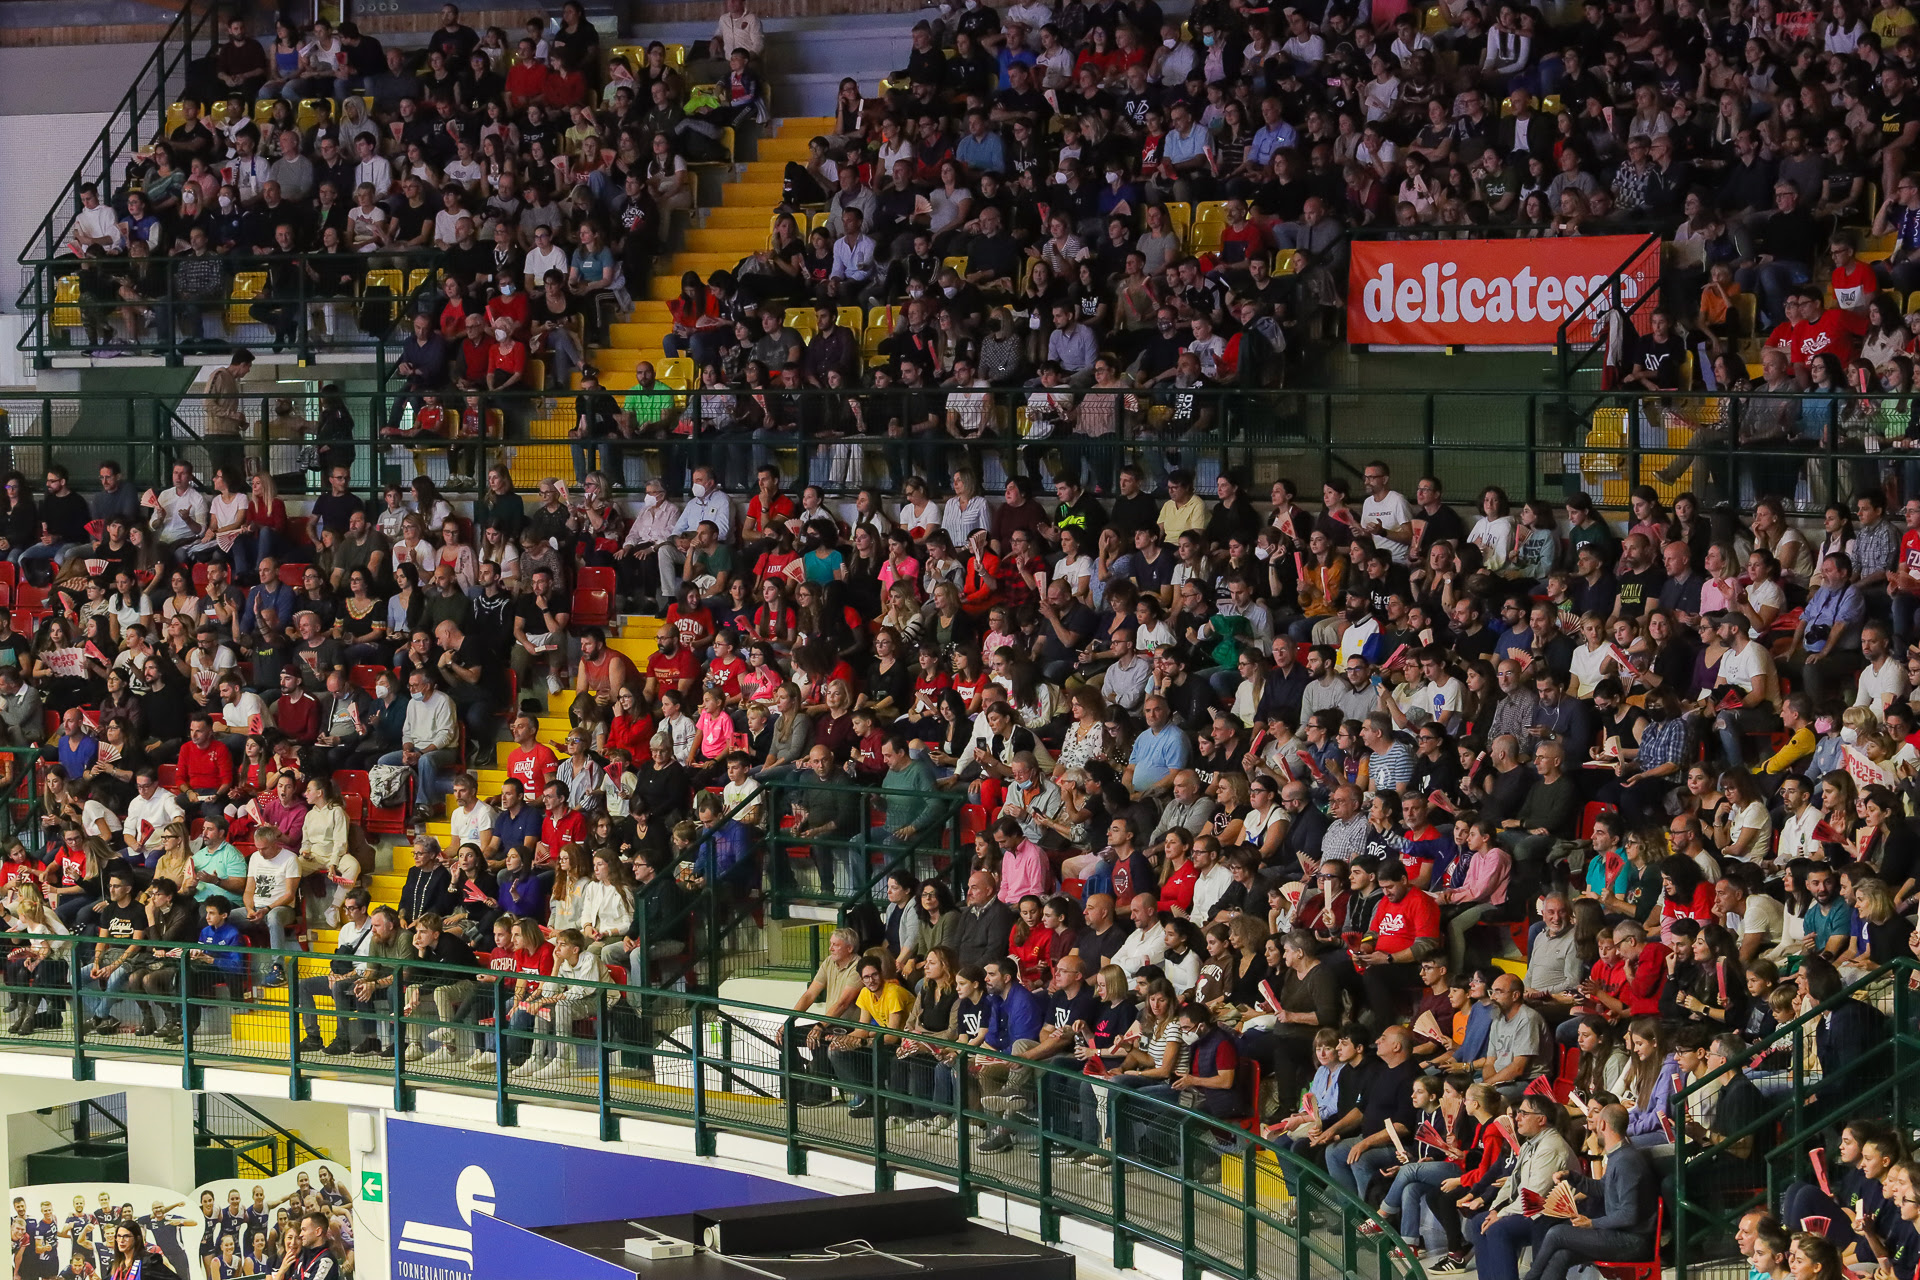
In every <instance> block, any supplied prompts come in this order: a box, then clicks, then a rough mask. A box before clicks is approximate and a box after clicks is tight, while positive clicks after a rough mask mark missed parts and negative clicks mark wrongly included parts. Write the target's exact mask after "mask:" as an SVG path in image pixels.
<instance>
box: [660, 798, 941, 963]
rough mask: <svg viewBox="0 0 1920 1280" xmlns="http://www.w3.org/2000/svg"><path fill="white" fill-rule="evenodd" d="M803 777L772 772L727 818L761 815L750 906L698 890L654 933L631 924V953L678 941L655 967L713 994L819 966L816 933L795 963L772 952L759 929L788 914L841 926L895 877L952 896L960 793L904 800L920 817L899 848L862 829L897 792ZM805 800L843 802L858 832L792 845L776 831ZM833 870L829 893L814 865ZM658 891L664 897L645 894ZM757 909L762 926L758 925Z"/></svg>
mask: <svg viewBox="0 0 1920 1280" xmlns="http://www.w3.org/2000/svg"><path fill="white" fill-rule="evenodd" d="M808 779H813V775H812V774H811V773H810V772H807V771H805V770H802V771H800V772H798V773H791V772H789V773H781V774H776V775H775V776H772V777H763V778H762V779H761V789H760V791H758V792H756V793H755V794H753V795H751V796H747V797H744V798H743V799H741V800H740V801H739V802H738V803H737V804H735V805H734V806H733V807H732V808H731V809H729V810H728V811H727V813H726V815H725V816H726V817H728V818H732V819H738V818H739V817H740V816H741V814H743V813H746V812H748V811H749V810H751V809H753V808H756V807H758V808H760V809H761V812H762V816H761V821H760V822H759V824H758V826H757V829H756V830H757V834H756V836H755V844H756V846H757V848H756V852H757V853H758V854H759V856H760V858H761V861H762V864H763V865H762V867H761V869H760V874H759V875H757V876H756V877H755V883H756V884H758V885H760V886H762V890H761V896H760V898H759V899H758V900H757V902H755V901H745V902H743V901H739V900H736V899H735V898H733V897H732V896H731V895H730V894H729V893H728V891H727V890H726V889H725V888H723V887H722V886H720V885H716V884H711V883H709V884H704V885H701V886H700V887H699V888H698V889H696V890H694V891H692V892H690V893H686V894H685V896H684V897H683V898H682V899H681V902H680V905H679V908H678V910H676V911H674V912H673V914H671V915H670V916H669V917H668V918H667V920H665V921H664V922H662V923H661V924H660V925H659V926H658V927H657V928H656V927H654V926H652V925H650V924H649V923H648V920H647V915H646V913H645V912H644V911H643V910H636V912H635V915H636V918H637V920H638V924H637V925H636V936H635V942H634V947H633V952H634V954H635V955H636V956H640V955H649V954H651V947H652V944H654V943H657V942H678V941H679V940H680V939H682V938H686V939H688V940H689V941H690V943H691V949H690V952H689V953H688V954H687V955H684V956H679V955H676V956H673V957H671V958H669V959H667V960H666V961H665V962H664V967H666V968H668V969H670V970H671V971H672V972H674V973H675V974H676V976H677V977H678V979H679V982H676V983H675V984H674V985H676V986H678V985H679V984H680V982H684V984H685V985H686V986H687V987H688V988H689V989H691V990H695V991H705V992H713V991H717V990H719V988H720V984H721V983H722V982H724V981H726V980H727V979H728V978H738V977H750V976H754V975H758V974H765V973H770V972H774V971H777V970H785V971H790V972H804V973H806V974H807V975H811V974H812V973H813V971H814V970H815V969H817V968H818V967H819V964H820V959H821V955H822V950H821V948H822V942H821V936H820V931H819V930H818V929H808V930H806V932H805V937H804V939H801V940H800V941H801V942H802V943H803V945H804V946H805V947H806V950H805V952H804V953H801V954H795V953H794V952H793V951H792V950H791V949H790V947H791V940H788V942H787V945H786V946H783V947H781V948H778V949H777V948H776V947H775V945H774V940H773V936H772V930H773V929H774V928H775V927H777V926H775V925H773V924H771V923H768V922H775V921H782V920H786V919H788V918H789V917H790V916H791V915H792V912H793V908H795V907H796V906H800V907H814V908H819V909H823V910H829V911H832V912H833V913H834V914H833V919H834V922H835V923H844V922H845V920H846V918H847V912H848V911H849V910H851V909H852V908H853V907H854V905H855V904H857V903H860V902H863V901H865V902H879V901H883V900H884V894H883V892H882V890H883V888H884V886H885V885H886V883H887V878H888V877H889V876H891V875H892V874H893V873H894V872H895V871H896V870H904V871H906V872H907V873H908V874H910V875H912V876H913V877H914V879H915V881H916V883H922V882H925V881H926V880H929V879H940V880H944V881H945V882H946V883H947V885H948V887H949V888H950V889H952V890H953V891H954V895H955V898H954V900H955V901H959V900H960V897H961V893H960V890H961V888H962V887H963V885H964V883H965V880H966V876H967V872H968V869H969V867H970V866H971V864H972V850H971V849H970V848H968V847H967V846H966V844H965V843H964V842H963V841H962V840H961V838H960V829H961V828H960V819H961V810H962V809H963V808H964V807H965V803H966V796H965V793H964V792H960V791H951V790H935V791H930V792H925V793H910V794H911V795H912V796H913V797H914V800H913V801H910V802H923V803H924V804H925V806H926V811H927V818H926V820H925V821H924V822H923V823H922V824H921V825H920V828H919V829H917V830H916V831H915V832H914V834H913V836H912V837H911V838H909V839H907V840H899V839H895V838H893V837H892V836H891V835H889V836H887V837H886V838H881V839H876V838H874V836H873V835H872V834H871V832H870V831H869V829H868V826H867V825H866V824H867V823H869V822H870V821H872V822H874V824H875V825H876V826H877V817H878V815H879V814H880V813H883V812H884V811H885V806H886V804H887V803H888V802H889V801H897V800H900V799H901V797H902V793H899V792H889V791H887V790H885V789H884V788H883V787H881V786H879V785H856V784H849V783H843V782H820V781H819V780H817V779H814V780H813V781H811V782H809V781H807V780H808ZM814 794H833V795H842V796H848V797H851V798H852V799H853V801H854V803H855V804H856V805H857V806H858V812H859V814H860V815H861V822H862V826H861V827H860V828H859V829H857V830H854V831H837V832H836V833H835V834H833V835H827V836H811V837H809V836H800V835H797V834H795V832H794V831H792V830H787V829H783V828H782V823H783V822H784V821H785V820H786V819H787V818H788V817H789V815H790V814H791V812H792V807H793V805H794V803H795V802H799V803H801V804H805V803H806V802H807V797H808V796H810V795H814ZM822 858H825V859H827V860H829V865H830V866H831V865H832V864H833V863H835V862H837V863H838V869H837V870H836V871H835V872H834V875H833V879H834V880H835V882H836V883H834V884H832V885H831V886H829V885H828V884H827V883H825V882H824V881H823V880H822V878H821V876H820V867H819V860H820V859H822ZM654 891H656V892H665V889H664V888H660V889H656V890H654ZM760 910H764V913H765V922H763V921H762V920H761V919H759V918H758V915H759V911H760Z"/></svg>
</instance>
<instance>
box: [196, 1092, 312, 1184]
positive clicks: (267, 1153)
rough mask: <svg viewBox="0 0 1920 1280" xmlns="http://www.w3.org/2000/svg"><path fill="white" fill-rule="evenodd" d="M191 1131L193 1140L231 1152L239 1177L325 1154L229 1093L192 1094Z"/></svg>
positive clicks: (285, 1169) (274, 1170) (268, 1174)
mask: <svg viewBox="0 0 1920 1280" xmlns="http://www.w3.org/2000/svg"><path fill="white" fill-rule="evenodd" d="M234 1130H245V1132H234ZM193 1134H194V1138H195V1139H196V1140H197V1141H200V1142H203V1143H208V1144H211V1145H213V1146H216V1147H219V1148H221V1149H222V1150H225V1151H229V1152H231V1153H232V1154H233V1157H234V1161H235V1164H236V1165H237V1166H238V1167H239V1169H240V1170H241V1173H240V1176H241V1177H243V1178H270V1177H273V1176H274V1175H275V1174H280V1173H286V1172H288V1171H290V1170H291V1169H293V1168H294V1167H295V1166H296V1165H301V1164H305V1163H307V1162H308V1161H310V1160H325V1159H326V1158H327V1153H326V1152H324V1151H322V1150H320V1149H319V1148H318V1147H315V1146H314V1145H313V1144H311V1143H309V1142H308V1141H307V1140H306V1139H305V1138H302V1137H301V1136H300V1135H299V1134H297V1133H294V1132H292V1131H290V1130H288V1129H284V1128H282V1127H281V1126H280V1125H278V1124H276V1123H274V1121H272V1120H271V1119H269V1118H268V1117H266V1116H264V1115H262V1114H261V1113H260V1112H259V1111H258V1110H256V1109H255V1108H253V1107H250V1106H248V1105H247V1104H246V1102H245V1101H244V1100H243V1099H240V1098H236V1097H232V1096H229V1095H214V1094H207V1093H196V1094H195V1095H194V1096H193Z"/></svg>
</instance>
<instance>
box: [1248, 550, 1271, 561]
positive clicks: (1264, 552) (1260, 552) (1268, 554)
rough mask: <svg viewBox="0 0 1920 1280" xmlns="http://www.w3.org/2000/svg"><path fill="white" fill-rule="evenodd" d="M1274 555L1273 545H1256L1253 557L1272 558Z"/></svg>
mask: <svg viewBox="0 0 1920 1280" xmlns="http://www.w3.org/2000/svg"><path fill="white" fill-rule="evenodd" d="M1272 555H1273V548H1272V547H1255V548H1254V549H1253V558H1254V559H1256V560H1266V559H1270V558H1271V557H1272Z"/></svg>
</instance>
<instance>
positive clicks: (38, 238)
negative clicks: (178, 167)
mask: <svg viewBox="0 0 1920 1280" xmlns="http://www.w3.org/2000/svg"><path fill="white" fill-rule="evenodd" d="M218 14H219V10H218V8H217V7H216V6H214V5H211V4H201V3H197V0H185V2H184V3H182V4H181V6H180V11H179V12H178V13H176V14H175V15H174V17H173V21H172V22H170V23H168V24H167V29H166V31H165V32H163V33H162V34H161V36H160V39H159V41H158V42H156V43H155V45H154V48H153V52H152V53H150V54H148V55H147V60H146V61H145V62H144V63H142V64H141V66H140V69H139V70H138V71H137V72H135V73H134V76H133V82H132V84H131V85H130V86H129V87H128V89H127V91H126V93H125V94H123V95H122V96H121V98H120V102H119V104H118V105H117V106H116V107H115V108H114V109H113V113H112V114H111V115H110V116H109V117H108V119H107V122H106V124H104V125H103V126H101V129H100V132H99V133H98V134H97V135H96V136H95V138H94V140H93V143H92V145H91V146H89V147H88V148H87V151H86V154H85V155H83V156H82V157H81V159H80V162H79V164H77V165H75V166H74V170H73V173H72V175H71V176H69V177H68V179H67V182H66V185H65V186H63V187H62V188H61V189H60V194H59V195H57V196H55V197H54V200H53V203H52V205H50V206H49V207H48V209H47V212H46V214H45V216H43V217H42V218H41V219H40V225H39V226H38V227H37V228H35V230H34V231H33V233H32V234H31V235H29V236H28V237H27V242H26V244H25V245H24V246H23V247H22V249H21V251H20V255H19V258H18V262H19V264H20V265H21V266H22V267H25V268H28V271H27V273H26V274H27V282H26V284H25V285H24V286H23V288H22V289H21V291H20V295H19V297H18V298H17V299H16V300H15V304H14V305H15V306H16V307H18V308H19V309H20V310H22V311H25V312H28V313H29V314H30V315H31V316H32V320H31V322H30V323H29V326H28V333H27V335H25V336H23V338H22V339H21V346H20V349H21V350H23V351H24V350H29V349H31V348H32V347H33V346H34V345H36V343H37V344H38V345H39V346H41V347H42V348H44V345H45V333H44V327H45V325H46V322H47V309H48V308H49V307H51V306H52V305H53V289H52V288H51V287H50V276H49V275H48V267H47V263H48V262H49V261H52V260H54V258H55V254H56V253H57V252H58V250H59V246H60V241H61V239H62V237H64V236H65V235H66V234H67V232H68V231H69V230H70V229H71V228H72V226H73V222H74V217H75V213H76V211H77V210H78V208H79V206H80V188H81V186H83V185H84V184H86V183H88V182H95V183H98V184H100V185H101V186H102V187H103V188H105V189H107V190H108V191H109V192H111V190H112V186H113V169H114V166H115V164H117V163H118V162H119V161H120V160H121V158H122V157H123V156H125V155H127V154H129V153H131V152H133V151H137V150H138V149H139V148H140V147H142V146H144V145H146V144H147V143H148V142H150V141H151V140H152V137H153V135H154V134H156V133H158V132H159V130H160V128H162V127H164V125H165V122H166V117H167V106H168V104H169V102H170V101H171V100H172V96H173V95H172V93H171V92H170V91H169V88H168V86H169V84H170V83H171V82H172V81H173V80H174V79H175V78H176V76H177V75H178V74H179V73H180V72H181V70H182V68H183V67H184V66H185V65H186V64H187V63H188V62H190V61H191V60H192V58H193V46H194V42H195V40H196V39H199V38H200V37H202V36H204V35H205V34H206V33H207V32H208V31H209V29H214V28H216V27H217V23H216V18H217V17H218ZM217 40H218V35H217V32H216V34H215V37H214V40H213V41H209V45H211V44H212V43H214V42H217ZM69 261H73V260H72V259H69ZM36 331H38V335H39V336H38V337H37V338H35V333H36ZM30 339H32V341H30Z"/></svg>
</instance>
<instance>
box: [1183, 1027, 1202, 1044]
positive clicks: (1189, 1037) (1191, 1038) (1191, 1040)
mask: <svg viewBox="0 0 1920 1280" xmlns="http://www.w3.org/2000/svg"><path fill="white" fill-rule="evenodd" d="M1199 1040H1200V1033H1199V1032H1198V1031H1186V1030H1182V1031H1181V1032H1180V1043H1181V1044H1185V1045H1191V1044H1197V1043H1199Z"/></svg>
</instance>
